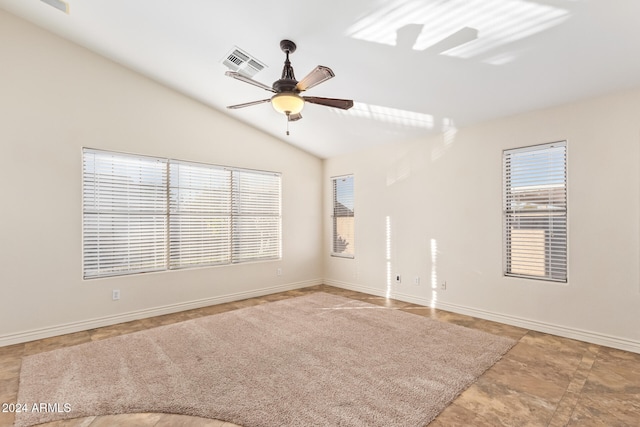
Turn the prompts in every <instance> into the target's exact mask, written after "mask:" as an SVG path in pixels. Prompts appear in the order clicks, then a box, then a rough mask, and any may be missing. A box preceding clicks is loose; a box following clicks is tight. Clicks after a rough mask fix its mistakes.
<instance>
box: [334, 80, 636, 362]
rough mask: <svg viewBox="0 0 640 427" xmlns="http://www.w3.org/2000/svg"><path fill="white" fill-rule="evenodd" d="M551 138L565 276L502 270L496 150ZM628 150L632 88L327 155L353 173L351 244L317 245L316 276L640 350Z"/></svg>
mask: <svg viewBox="0 0 640 427" xmlns="http://www.w3.org/2000/svg"><path fill="white" fill-rule="evenodd" d="M560 140H567V141H568V142H567V146H568V203H569V206H568V220H569V247H568V251H569V252H568V253H569V265H568V268H569V271H568V274H569V282H568V283H567V284H560V283H551V282H545V281H539V280H526V279H520V278H513V277H503V274H502V263H503V261H502V213H501V209H502V164H501V160H502V157H501V156H502V150H504V149H508V148H515V147H520V146H527V145H533V144H541V143H547V142H554V141H560ZM639 147H640V90H631V91H627V92H623V93H618V94H614V95H610V96H605V97H602V98H598V99H592V100H587V101H583V102H577V103H574V104H571V105H566V106H562V107H559V108H553V109H548V110H544V111H538V112H533V113H529V114H524V115H519V116H516V117H511V118H507V119H503V120H497V121H493V122H490V123H485V124H482V125H478V126H473V127H469V128H466V129H463V130H459V131H458V132H455V133H454V132H450V133H448V134H446V135H441V136H438V137H432V138H425V139H421V140H414V141H408V142H398V143H395V144H392V145H388V146H384V147H379V148H374V149H371V150H369V151H365V152H358V153H357V154H353V155H346V156H342V157H338V158H333V159H330V160H327V161H325V169H324V175H325V178H324V179H325V181H326V182H330V181H329V180H330V177H331V176H336V175H344V174H351V173H353V174H354V185H355V212H356V219H355V221H356V225H355V227H356V230H355V235H356V242H355V247H356V255H355V259H343V258H335V257H330V256H328V252H327V251H325V259H324V263H325V282H327V283H329V284H334V285H338V286H343V287H347V288H351V289H357V290H362V291H365V292H371V293H377V294H380V295H391V296H394V297H396V298H400V299H404V300H407V301H414V302H418V303H423V304H430V303H432V304H435V305H437V306H440V307H443V308H445V309H448V310H452V311H457V312H461V313H467V314H471V315H475V316H479V317H485V318H490V319H494V320H498V321H503V322H506V323H512V324H517V325H522V326H525V327H529V328H533V329H538V330H544V331H548V332H552V333H557V334H560V335H564V336H572V337H575V338H580V339H584V340H588V341H593V342H600V343H603V344H607V345H611V346H616V347H620V348H627V349H631V350H634V351H637V352H640V280H639V269H640V263H639V259H640V250H639V223H640V210H639V196H640V187H639V184H640V182H639V181H640V179H639V177H640V149H639ZM324 192H325V194H324V201H325V218H329V215H330V212H329V210H330V206H331V189H330V187H329V186H327V187H325V191H324ZM328 224H329V223H327V222H325V230H324V235H325V238H327V239H328V238H329V236H330V229H329V226H328ZM325 244H326V243H325ZM395 273H399V274H401V275H402V278H403V279H402V283H401V284H400V285H395V283H394V282H393V281H392V280H390V277H389V276H390V275H391V276H392V275H394V274H395ZM416 276H419V277H420V285H415V284H414V279H415V277H416ZM445 281H446V283H447V289H446V291H442V290H441V289H440V287H441V285H442V283H443V282H445Z"/></svg>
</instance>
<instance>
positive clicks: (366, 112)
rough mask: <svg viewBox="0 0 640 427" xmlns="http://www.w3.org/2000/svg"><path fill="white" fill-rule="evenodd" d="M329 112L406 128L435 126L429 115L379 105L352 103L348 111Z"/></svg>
mask: <svg viewBox="0 0 640 427" xmlns="http://www.w3.org/2000/svg"><path fill="white" fill-rule="evenodd" d="M331 111H332V112H334V113H336V114H340V115H344V116H350V117H360V118H364V119H369V120H376V121H378V122H382V123H390V124H394V125H399V126H403V127H407V128H422V129H433V127H434V125H435V120H434V118H433V116H432V115H430V114H423V113H416V112H415V111H407V110H398V109H396V108H390V107H383V106H380V105H369V104H365V103H362V102H354V104H353V107H352V108H351V109H349V110H339V109H336V108H332V109H331Z"/></svg>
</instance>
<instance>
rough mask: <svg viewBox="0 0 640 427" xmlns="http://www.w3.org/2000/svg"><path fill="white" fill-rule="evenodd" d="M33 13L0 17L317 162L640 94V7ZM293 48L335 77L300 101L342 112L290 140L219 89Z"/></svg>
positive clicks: (437, 4) (273, 4)
mask: <svg viewBox="0 0 640 427" xmlns="http://www.w3.org/2000/svg"><path fill="white" fill-rule="evenodd" d="M67 2H68V4H69V12H70V13H69V14H65V13H63V12H61V11H59V10H57V9H55V8H53V7H51V6H49V5H47V4H45V3H44V2H42V1H40V0H0V8H3V9H5V10H7V11H9V12H11V13H13V14H15V15H18V16H21V17H23V18H25V19H27V20H29V21H31V22H33V23H35V24H36V25H39V26H41V27H43V28H46V29H48V30H50V31H52V32H54V33H56V34H59V35H60V36H62V37H65V38H67V39H69V40H72V41H74V42H75V43H78V44H80V45H82V46H85V47H87V48H89V49H91V50H93V51H95V52H97V53H99V54H101V55H104V56H105V57H108V58H110V59H112V60H114V61H116V62H119V63H121V64H123V65H125V66H127V67H129V68H131V69H134V70H136V71H138V72H140V73H142V74H145V75H147V76H149V77H151V78H152V79H155V80H157V81H159V82H161V83H163V84H166V85H167V86H170V87H172V88H174V89H176V90H178V91H181V92H183V93H185V94H186V95H188V96H191V97H193V98H196V99H198V100H199V101H201V102H203V103H205V104H208V105H210V106H211V107H213V108H215V109H217V110H219V111H222V112H224V113H225V114H229V115H230V116H232V117H235V118H237V119H238V120H241V121H243V122H246V123H249V124H251V125H252V126H255V127H256V128H258V129H261V130H263V131H264V132H267V133H269V134H271V135H274V136H276V137H278V138H281V139H282V140H284V141H287V142H289V143H290V144H293V145H295V146H298V147H300V148H302V149H304V150H306V151H309V152H311V153H313V154H315V155H317V156H319V157H322V158H327V157H333V156H336V155H340V154H343V153H347V152H352V151H354V150H359V149H363V148H366V147H371V146H374V145H377V144H382V143H391V142H395V141H400V140H404V139H409V138H415V137H419V136H421V135H427V134H433V133H440V132H443V131H447V130H455V129H459V128H462V127H464V126H468V125H470V124H473V123H478V122H482V121H486V120H490V119H494V118H498V117H504V116H508V115H513V114H517V113H521V112H525V111H529V110H533V109H539V108H543V107H548V106H552V105H558V104H562V103H566V102H571V101H575V100H579V99H583V98H587V97H591V96H595V95H599V94H603V93H606V92H611V91H616V90H622V89H625V88H630V87H637V86H640V1H638V0H614V1H611V0H609V1H607V0H529V1H526V0H395V1H389V0H386V1H382V0H350V1H345V0H325V1H313V2H312V1H288V2H283V1H276V0H253V1H250V0H236V1H225V2H222V1H212V0H180V1H168V0H68V1H67ZM282 39H291V40H293V41H294V42H295V43H296V44H297V45H298V49H297V51H296V52H295V53H294V54H292V56H291V62H292V65H293V67H294V69H295V72H296V77H297V78H298V79H299V80H300V79H302V77H304V76H305V75H306V74H307V73H308V72H309V71H311V69H313V68H314V67H315V66H316V65H325V66H329V67H331V68H332V69H333V71H334V72H335V74H336V77H335V78H333V79H332V80H329V81H327V82H325V83H323V84H321V85H319V86H316V87H315V88H313V89H311V90H309V91H308V92H307V93H305V94H306V95H309V96H324V97H335V98H348V99H353V100H354V101H355V106H354V107H353V108H352V109H351V110H349V111H347V112H345V111H341V110H336V109H333V108H327V107H322V106H317V105H312V104H307V106H306V107H305V109H304V111H303V116H304V119H303V120H300V121H298V122H294V123H292V124H291V126H290V130H291V135H290V136H286V135H285V130H286V120H285V118H284V116H282V115H279V114H278V113H276V112H275V111H274V110H273V109H272V108H271V106H270V105H268V104H261V105H257V106H252V107H248V108H245V109H240V110H228V109H226V108H225V106H227V105H232V104H238V103H243V102H248V101H253V100H259V99H264V98H269V96H270V95H271V94H270V93H269V92H266V91H264V90H261V89H260V88H258V87H255V86H251V85H248V84H246V83H243V82H240V81H237V80H234V79H231V78H229V77H226V76H225V75H224V73H225V71H226V70H227V68H226V67H225V66H223V65H222V60H223V59H224V58H225V57H226V55H227V54H228V53H229V52H230V51H231V50H232V49H233V48H234V46H237V47H240V48H241V49H243V50H245V51H247V52H248V53H249V54H251V55H253V56H255V57H256V58H257V59H259V60H260V61H262V62H264V63H265V64H266V65H267V66H268V68H266V69H265V70H263V71H261V72H259V73H258V74H256V75H255V77H254V79H256V80H258V81H260V82H263V83H266V84H267V85H269V86H270V85H271V84H272V83H273V81H275V80H277V79H279V78H280V74H281V72H282V65H283V61H284V54H283V53H282V51H281V50H280V47H279V42H280V40H282Z"/></svg>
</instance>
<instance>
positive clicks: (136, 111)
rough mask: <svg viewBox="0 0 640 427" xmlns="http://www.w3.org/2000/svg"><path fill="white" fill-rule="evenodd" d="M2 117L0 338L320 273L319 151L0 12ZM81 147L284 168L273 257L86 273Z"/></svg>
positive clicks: (270, 287) (309, 279) (263, 289)
mask: <svg viewBox="0 0 640 427" xmlns="http://www.w3.org/2000/svg"><path fill="white" fill-rule="evenodd" d="M0 118H1V119H0V154H1V156H0V162H1V163H2V167H1V168H0V194H1V195H2V208H1V209H0V239H1V243H0V260H1V265H2V267H1V268H0V346H1V345H3V344H9V343H11V342H18V341H24V340H26V339H31V338H38V337H40V336H47V335H55V334H57V333H62V332H68V331H70V330H80V329H86V328H87V327H91V326H95V325H96V324H99V323H114V322H117V321H122V320H126V319H127V318H129V317H132V316H133V317H144V316H150V315H153V314H157V313H158V312H160V311H163V310H164V311H175V310H179V309H183V308H188V307H190V306H192V305H198V304H200V305H203V304H211V303H213V302H219V301H223V300H228V299H238V298H242V297H246V296H250V295H257V294H263V293H269V292H274V291H277V290H281V289H288V288H293V287H300V286H305V285H308V284H315V283H320V282H321V278H322V269H321V264H322V262H321V248H322V236H321V232H322V231H321V222H322V215H321V212H322V207H321V206H322V179H321V177H322V162H321V160H319V159H318V158H316V157H314V156H311V155H309V154H306V153H304V152H302V151H300V150H298V149H296V148H294V147H292V146H290V145H288V144H285V143H283V142H280V141H279V140H276V139H274V138H272V137H270V136H267V135H265V134H263V133H261V132H258V131H256V130H254V129H252V128H250V127H247V126H246V125H243V124H240V123H239V122H236V121H234V120H231V119H229V118H228V117H227V116H225V115H222V114H221V113H219V112H217V111H215V110H213V109H211V108H208V107H206V106H204V105H202V104H200V103H198V102H196V101H194V100H192V99H189V98H187V97H185V96H182V95H180V94H178V93H176V92H174V91H172V90H170V89H167V88H166V87H164V86H162V85H160V84H158V83H156V82H153V81H151V80H149V79H147V78H145V77H142V76H141V75H139V74H136V73H135V72H132V71H130V70H127V69H125V68H123V67H121V66H120V65H117V64H115V63H113V62H110V61H108V60H106V59H104V58H102V57H100V56H98V55H96V54H93V53H91V52H89V51H88V50H86V49H84V48H81V47H78V46H77V45H74V44H71V43H69V42H67V41H64V40H62V39H61V38H59V37H57V36H54V35H52V34H50V33H48V32H46V31H43V30H41V29H38V28H37V27H34V26H32V25H31V24H28V23H26V22H25V21H22V20H20V19H18V18H15V17H13V16H12V15H10V14H7V13H5V12H2V11H0ZM83 146H87V147H91V148H97V149H104V150H114V151H123V152H131V153H139V154H147V155H152V156H161V157H169V158H177V159H183V160H195V161H199V162H209V163H214V164H221V165H229V166H237V167H243V168H255V169H263V170H270V171H279V172H282V193H283V201H282V207H283V219H282V222H283V236H284V239H283V258H282V260H281V261H277V262H259V263H252V264H242V265H234V266H224V267H214V268H199V269H192V270H180V271H171V272H162V273H151V274H140V275H134V276H126V277H115V278H107V279H94V280H88V281H83V280H82V265H81V262H82V255H81V250H82V244H81V225H82V214H81V197H82V194H81V185H82V179H81V177H82V175H81V171H82V169H81V159H82V152H81V149H82V147H83ZM277 268H281V269H282V275H281V276H277V275H276V269H277ZM112 289H120V291H121V295H122V298H121V300H120V301H117V302H113V301H111V291H112Z"/></svg>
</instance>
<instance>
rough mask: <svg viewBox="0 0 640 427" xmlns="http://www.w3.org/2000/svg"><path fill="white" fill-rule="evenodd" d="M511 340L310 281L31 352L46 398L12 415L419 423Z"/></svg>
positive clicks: (32, 387) (28, 386)
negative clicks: (306, 291)
mask: <svg viewBox="0 0 640 427" xmlns="http://www.w3.org/2000/svg"><path fill="white" fill-rule="evenodd" d="M514 343H515V342H514V341H513V340H511V339H507V338H503V337H498V336H494V335H491V334H487V333H483V332H479V331H475V330H471V329H468V328H463V327H460V326H456V325H451V324H446V323H442V322H438V321H434V320H431V319H427V318H423V317H420V316H417V315H414V314H409V313H405V312H402V311H398V310H391V309H386V308H382V307H379V306H375V305H371V304H367V303H364V302H361V301H356V300H351V299H348V298H343V297H339V296H335V295H330V294H326V293H315V294H311V295H306V296H302V297H298V298H292V299H287V300H283V301H278V302H272V303H266V304H262V305H258V306H254V307H250V308H245V309H240V310H235V311H231V312H226V313H222V314H216V315H213V316H208V317H204V318H200V319H196V320H190V321H186V322H181V323H177V324H174V325H169V326H162V327H159V328H154V329H150V330H146V331H142V332H137V333H132V334H128V335H123V336H120V337H114V338H109V339H106V340H103V341H97V342H92V343H87V344H81V345H77V346H74V347H69V348H64V349H59V350H55V351H51V352H47V353H41V354H37V355H34V356H29V357H25V358H24V360H23V363H22V369H21V373H20V387H19V394H18V402H20V403H24V404H26V405H27V407H28V408H29V409H32V406H31V405H33V404H34V403H43V402H44V403H48V404H51V406H50V407H49V410H47V411H44V412H32V411H31V410H29V411H28V412H26V413H19V414H17V416H16V426H29V425H33V424H37V423H41V422H48V421H53V420H57V419H65V418H75V417H81V416H89V415H105V414H116V413H134V412H164V413H176V414H187V415H197V416H201V417H209V418H216V419H220V420H225V421H231V422H233V423H236V424H240V425H243V426H246V427H252V426H305V427H308V426H385V427H388V426H402V427H407V426H424V425H426V424H427V423H429V422H430V421H431V420H432V419H433V418H435V417H436V416H437V415H438V413H439V412H440V411H441V410H442V409H444V408H445V407H446V406H447V404H448V403H449V402H451V401H452V400H453V399H454V398H455V397H456V396H457V395H458V394H459V393H460V392H461V391H463V390H464V389H465V388H466V387H468V386H469V385H470V384H471V383H473V382H474V381H475V379H476V378H477V377H478V376H479V375H481V374H482V373H483V372H484V371H485V370H486V369H487V368H489V367H490V366H491V365H493V364H494V363H495V362H496V361H498V360H499V359H500V357H501V356H502V355H503V354H504V353H505V352H506V351H508V350H509V349H510V348H511V346H512V345H513V344H514ZM55 404H57V405H55ZM65 404H66V405H65ZM66 409H69V411H68V412H66V411H65V410H66Z"/></svg>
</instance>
